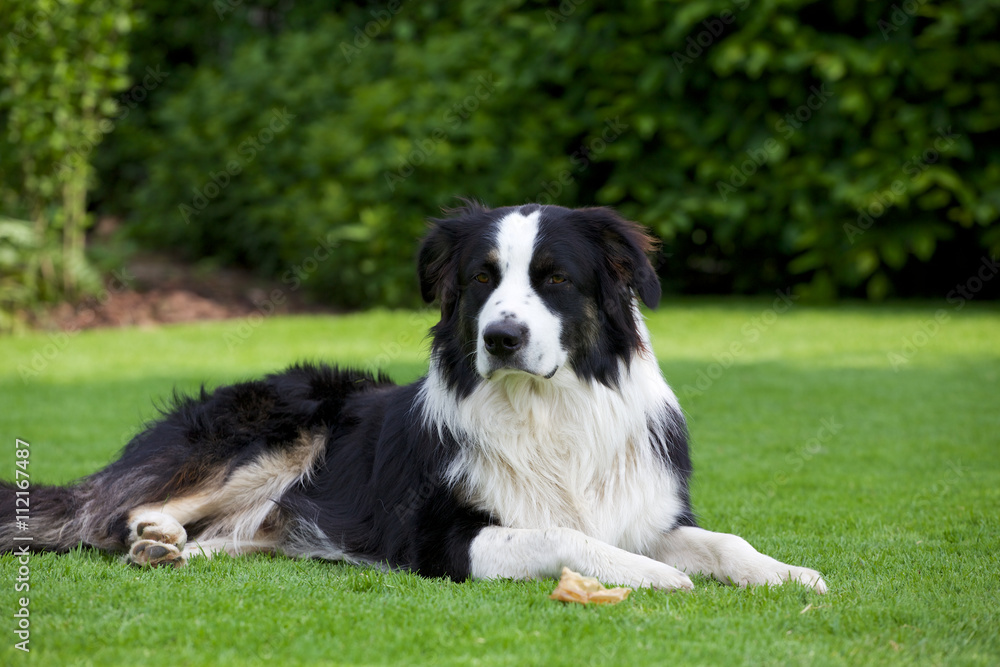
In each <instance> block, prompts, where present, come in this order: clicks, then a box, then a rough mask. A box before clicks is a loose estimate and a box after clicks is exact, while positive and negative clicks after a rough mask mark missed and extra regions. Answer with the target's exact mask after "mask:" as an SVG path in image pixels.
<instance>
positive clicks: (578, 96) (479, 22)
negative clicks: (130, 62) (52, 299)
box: [106, 0, 1000, 306]
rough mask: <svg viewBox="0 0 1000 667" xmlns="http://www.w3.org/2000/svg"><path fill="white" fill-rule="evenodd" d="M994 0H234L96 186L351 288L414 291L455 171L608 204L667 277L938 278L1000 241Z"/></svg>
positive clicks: (341, 299) (839, 283)
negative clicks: (119, 187) (361, 2)
mask: <svg viewBox="0 0 1000 667" xmlns="http://www.w3.org/2000/svg"><path fill="white" fill-rule="evenodd" d="M995 4H996V3H973V2H968V3H941V4H929V3H923V4H922V3H913V5H912V7H911V5H910V4H905V3H904V4H903V5H896V4H893V5H889V4H881V3H870V2H861V1H860V0H838V1H836V2H830V3H804V2H801V1H797V0H781V1H777V2H772V3H764V4H759V3H749V2H745V1H741V2H728V1H724V0H700V1H697V2H684V3H673V4H669V5H666V6H664V5H662V4H654V3H642V2H629V3H626V4H625V5H624V6H623V5H621V4H613V3H601V2H586V3H573V2H569V1H568V0H567V2H564V3H562V4H561V5H559V6H558V7H553V6H551V5H543V4H535V3H527V2H517V1H513V2H503V3H496V2H486V1H485V0H465V1H464V2H461V3H447V4H445V3H419V4H418V3H412V4H411V3H401V4H396V3H386V4H385V5H366V6H365V7H363V8H356V7H353V6H346V7H343V8H341V9H340V10H338V12H337V13H336V14H329V13H326V14H324V13H322V12H321V11H319V10H318V9H316V8H313V7H311V6H308V5H307V6H306V7H305V8H304V9H302V10H301V11H300V12H299V13H295V12H294V11H293V12H291V13H289V14H285V15H281V16H282V18H283V20H282V21H277V22H274V23H273V24H272V25H271V26H270V28H271V29H270V30H266V31H264V30H260V29H253V28H252V27H248V26H250V25H251V24H250V23H248V22H249V21H250V17H251V16H252V15H253V14H252V13H240V12H237V11H234V13H233V14H232V15H229V16H226V17H224V18H223V19H222V21H223V25H224V26H226V27H225V28H224V29H225V30H228V31H230V32H229V33H227V34H228V35H229V38H230V41H227V42H225V44H226V45H227V46H228V47H230V48H231V51H227V52H226V53H223V54H220V53H218V52H216V53H214V54H212V55H210V56H209V55H206V56H205V57H204V59H203V60H202V63H201V65H200V66H198V67H197V68H195V69H193V70H189V71H188V72H187V73H185V74H180V75H178V77H177V79H176V80H174V81H172V82H171V83H172V85H174V86H176V87H174V88H172V91H173V92H172V93H171V94H170V95H169V96H168V97H166V98H161V99H159V100H158V102H157V104H156V105H151V106H150V108H149V110H148V112H149V113H148V124H147V125H146V126H143V127H142V128H141V129H142V130H143V132H144V133H145V137H146V139H145V140H144V141H146V143H145V144H144V145H145V146H147V148H146V155H145V158H146V165H145V169H144V174H145V175H144V176H143V177H142V178H133V180H132V181H131V182H132V183H134V187H130V188H129V189H130V191H131V195H132V196H130V198H128V199H127V200H124V199H121V200H114V199H113V198H111V199H109V201H108V202H107V205H108V206H115V205H117V206H119V207H120V208H122V209H124V210H131V211H132V212H133V214H132V219H133V221H134V225H135V229H136V230H137V231H138V232H139V233H140V235H141V236H143V237H144V238H146V239H147V240H148V241H150V242H153V243H156V244H170V245H171V246H174V247H179V248H182V249H184V250H186V251H187V252H188V253H190V254H191V255H206V254H207V255H213V256H217V257H220V258H222V259H224V260H227V261H234V262H242V263H245V264H249V265H252V266H256V267H259V268H260V269H261V270H263V271H266V272H270V273H272V274H273V275H275V276H278V277H282V278H283V279H284V280H286V282H288V284H293V285H297V284H299V282H300V281H305V283H306V284H307V285H308V286H309V287H310V288H311V289H312V290H314V291H315V292H317V293H319V294H320V295H322V297H323V298H324V299H325V300H327V301H330V302H334V303H337V304H340V305H344V306H361V305H369V304H371V303H382V304H388V305H399V304H406V303H412V301H413V299H414V295H415V290H414V289H413V288H412V256H413V251H414V242H415V240H416V238H418V237H419V236H420V234H421V232H422V229H423V224H424V223H423V219H424V217H425V216H427V215H429V214H431V215H433V214H434V213H435V212H436V211H437V210H438V209H439V207H441V206H442V205H449V204H453V203H454V202H455V197H456V196H460V195H469V196H473V197H478V198H481V199H484V200H486V201H487V203H491V204H496V205H499V204H510V203H521V202H525V201H541V202H542V203H559V204H563V205H567V206H581V205H589V204H603V205H612V206H616V207H618V208H619V209H620V210H621V211H622V212H623V213H624V214H625V215H627V216H630V217H633V218H635V219H638V220H639V221H641V222H643V223H645V224H647V225H649V226H650V227H652V228H653V229H654V230H655V231H656V232H657V233H658V234H659V235H660V236H661V237H662V238H663V239H664V240H665V242H666V248H665V250H666V252H667V253H668V258H667V260H666V262H665V266H664V267H663V270H662V272H663V275H664V277H665V278H666V279H667V280H668V281H669V282H670V283H671V284H672V286H673V287H674V288H676V289H681V290H688V291H703V290H726V291H738V292H749V291H758V290H763V289H769V288H775V287H788V286H790V285H795V284H797V285H799V286H800V290H801V291H804V292H809V293H811V294H812V295H813V296H817V297H832V296H836V295H838V294H839V295H867V296H869V297H870V298H882V297H884V296H887V295H890V294H904V295H906V294H913V293H916V292H920V291H921V290H923V291H924V292H925V293H926V292H929V293H935V294H940V293H941V292H940V288H941V286H942V284H944V283H941V284H938V283H932V284H928V282H927V274H928V272H927V267H928V266H929V264H930V262H931V261H932V260H933V261H934V262H935V263H936V265H938V266H943V267H946V270H947V272H948V273H949V274H948V275H947V276H943V277H941V278H940V280H941V281H951V282H954V279H955V278H956V277H957V278H963V277H965V275H967V272H968V271H970V270H974V267H975V265H976V263H977V262H978V258H979V257H980V256H982V255H985V254H987V253H997V252H1000V226H998V225H997V224H996V222H997V220H998V217H1000V167H998V166H997V165H998V164H1000V146H998V144H997V142H996V140H995V136H996V131H997V129H998V128H1000V85H998V84H997V83H996V81H995V76H994V73H995V71H996V68H997V67H998V66H1000V43H998V42H996V41H995V40H993V39H991V37H990V35H992V34H993V32H994V31H995V30H996V29H997V27H998V26H997V23H998V16H1000V13H998V12H996V11H995ZM202 11H203V12H207V11H208V10H206V9H202ZM268 15H270V14H268ZM304 16H309V17H312V20H311V21H306V20H303V17H304ZM241 26H242V27H241ZM163 29H164V27H163V26H160V30H163ZM234 35H237V36H242V39H237V42H238V43H237V45H236V46H235V47H232V41H231V40H232V39H235V38H234V37H233V36H234ZM193 39H194V38H192V40H193ZM198 39H199V40H202V41H203V40H204V36H199V37H198ZM192 43H194V42H192ZM222 43H223V42H221V41H220V44H222ZM196 46H197V48H195V47H192V50H193V51H196V52H199V53H201V52H205V53H208V52H209V49H207V48H206V47H204V45H203V44H202V43H201V42H198V44H197V45H196ZM276 111H277V112H284V111H287V114H288V115H287V116H285V118H287V124H286V125H284V126H283V127H282V128H281V130H280V131H277V130H276V131H273V133H272V135H268V134H267V128H268V126H269V124H270V123H271V122H272V120H273V119H274V117H275V116H274V114H275V112H276ZM265 138H269V139H270V140H269V141H268V142H266V143H265V142H264V139H265ZM255 139H256V140H257V143H258V144H259V145H257V146H254V144H253V141H254V140H255ZM248 142H249V143H248ZM115 176H117V175H116V174H114V173H110V174H106V180H114V177H115ZM126 182H128V179H126ZM953 268H954V269H955V272H957V273H958V274H959V275H957V276H955V275H951V269H953Z"/></svg>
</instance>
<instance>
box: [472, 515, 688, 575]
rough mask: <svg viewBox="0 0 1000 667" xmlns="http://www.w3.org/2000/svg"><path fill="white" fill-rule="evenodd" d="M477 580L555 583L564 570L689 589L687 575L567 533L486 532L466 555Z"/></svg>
mask: <svg viewBox="0 0 1000 667" xmlns="http://www.w3.org/2000/svg"><path fill="white" fill-rule="evenodd" d="M469 555H470V559H471V566H472V576H473V577H475V578H477V579H495V578H501V577H504V578H512V579H538V578H541V577H555V576H557V575H558V573H559V571H560V570H561V569H562V567H563V566H566V567H568V568H570V569H571V570H575V571H577V572H580V573H582V574H584V575H585V576H590V577H597V578H598V579H600V580H601V581H602V582H604V583H607V584H621V585H625V586H636V587H652V588H662V589H668V590H669V589H676V588H686V589H689V588H693V585H692V584H691V579H689V578H688V576H687V575H686V574H684V573H683V572H681V571H680V570H677V569H675V568H673V567H671V566H669V565H665V564H664V563H660V562H658V561H655V560H653V559H651V558H647V557H645V556H640V555H638V554H634V553H631V552H628V551H625V550H623V549H618V548H616V547H613V546H611V545H610V544H605V543H604V542H601V541H600V540H595V539H593V538H592V537H588V536H587V535H584V534H583V533H581V532H579V531H576V530H571V529H568V528H550V529H547V530H540V529H518V528H500V527H496V526H491V527H489V528H484V529H483V530H482V532H480V533H479V535H478V536H476V538H475V539H474V540H473V541H472V545H471V547H470V549H469Z"/></svg>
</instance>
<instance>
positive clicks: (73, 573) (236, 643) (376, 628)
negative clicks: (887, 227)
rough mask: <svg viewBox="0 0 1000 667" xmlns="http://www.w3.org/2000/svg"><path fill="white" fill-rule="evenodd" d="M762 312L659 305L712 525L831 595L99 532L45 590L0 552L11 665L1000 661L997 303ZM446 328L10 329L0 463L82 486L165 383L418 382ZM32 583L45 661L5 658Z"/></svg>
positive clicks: (393, 316)
mask: <svg viewBox="0 0 1000 667" xmlns="http://www.w3.org/2000/svg"><path fill="white" fill-rule="evenodd" d="M771 308H772V304H771V302H770V301H703V300H699V301H682V302H680V303H674V304H667V305H665V306H664V307H662V308H661V309H660V310H659V311H657V312H655V313H651V314H650V315H649V323H650V327H651V329H652V332H653V336H654V344H655V349H656V351H657V353H658V355H659V358H660V360H661V364H662V367H663V369H664V372H665V374H666V376H667V378H668V380H669V381H670V383H671V384H672V385H673V387H674V389H675V391H676V392H677V393H678V396H679V397H680V399H681V402H682V404H683V406H684V407H685V410H686V412H687V415H688V418H689V420H690V426H691V432H692V451H693V458H694V462H695V479H694V483H693V489H692V493H693V501H694V504H695V508H696V510H697V512H698V514H699V517H700V520H701V522H702V524H703V525H704V526H705V527H707V528H709V529H713V530H720V531H727V532H735V533H738V534H740V535H742V536H744V537H746V538H747V539H748V540H749V541H750V542H751V543H752V544H754V545H755V546H756V547H757V548H758V549H760V550H762V551H764V552H766V553H768V554H771V555H773V556H775V557H776V558H779V559H781V560H784V561H786V562H791V563H796V564H801V565H808V566H810V567H814V568H816V569H819V570H821V571H822V572H823V573H824V575H825V577H826V580H827V583H828V584H829V587H830V592H829V593H828V594H827V595H825V596H818V595H815V594H813V593H811V592H809V591H807V590H805V589H804V588H802V587H799V586H794V585H793V586H786V587H779V588H770V589H769V588H753V589H748V590H743V589H734V588H730V587H727V586H723V585H720V584H718V583H715V582H713V581H710V580H707V579H704V578H696V579H695V584H696V588H695V590H694V591H693V592H684V593H663V592H652V591H636V592H635V593H633V595H632V596H631V597H630V598H629V599H628V600H626V601H625V602H624V603H622V604H620V605H617V606H613V607H593V606H591V607H586V608H584V607H580V606H575V605H574V606H566V605H563V604H562V603H557V602H553V601H551V600H549V599H548V598H547V595H548V593H549V592H550V591H551V589H552V588H553V587H554V581H534V582H508V581H501V582H467V583H452V582H450V581H447V580H440V579H437V580H426V579H421V578H419V577H416V576H413V575H410V574H402V573H386V572H382V571H378V570H375V569H371V568H360V567H352V566H346V565H343V564H335V563H325V562H316V561H295V560H289V559H282V558H272V557H268V556H252V557H245V558H239V559H232V558H228V557H220V558H218V559H216V560H212V561H206V560H200V561H199V560H196V561H193V562H192V563H191V565H190V566H189V567H187V568H183V569H179V570H152V571H144V570H137V569H132V568H128V567H126V566H123V565H122V564H120V563H119V562H118V561H117V560H116V559H115V558H114V557H110V556H106V555H103V554H99V553H97V552H94V551H91V550H77V551H76V552H74V553H71V554H69V555H64V556H53V555H34V556H32V557H31V560H30V566H29V567H30V586H31V589H30V592H29V593H17V592H15V590H14V588H15V583H16V579H17V577H18V567H19V565H18V563H17V562H16V560H15V559H14V558H12V557H11V556H9V555H8V556H3V557H0V590H3V595H2V599H3V601H4V607H3V609H4V613H3V614H2V617H3V618H4V619H6V620H3V621H0V637H3V645H2V646H0V662H2V664H4V665H13V664H22V663H24V664H40V665H77V664H80V665H82V664H95V665H103V664H116V663H128V664H159V663H165V664H182V665H202V664H211V665H244V664H263V663H278V664H289V665H295V664H331V665H332V664H373V665H384V664H436V665H438V664H439V665H450V664H458V665H464V664H484V665H522V664H615V665H645V664H648V665H661V664H675V663H676V664H699V665H723V664H741V663H753V664H809V665H813V664H820V665H822V664H834V665H836V664H872V663H892V664H896V663H901V664H949V665H951V664H982V665H991V664H997V663H998V662H1000V638H998V635H1000V631H998V628H1000V613H998V612H997V606H998V602H1000V600H998V598H1000V596H998V590H1000V575H998V557H997V552H998V548H1000V537H998V536H1000V516H998V515H1000V398H998V390H1000V311H998V309H997V308H995V307H990V306H980V305H979V304H966V306H965V307H964V308H963V309H962V310H961V311H956V310H954V308H952V307H951V306H949V305H947V304H944V303H940V304H927V305H916V306H913V305H911V306H906V307H895V308H894V307H881V308H875V307H868V306H850V307H839V308H829V309H825V308H808V307H804V306H798V305H796V306H794V307H793V308H791V309H790V310H789V311H788V312H786V313H782V314H780V315H778V314H776V313H775V312H774V311H772V309H771ZM942 308H943V309H945V312H946V314H947V315H948V317H947V320H946V321H944V322H939V323H938V325H937V326H934V324H933V322H934V319H933V318H934V314H935V312H936V311H937V310H938V309H942ZM432 320H433V314H432V313H430V312H420V313H407V312H403V313H387V312H376V313H369V314H361V315H351V316H345V317H294V318H292V317H282V318H271V319H268V320H266V321H264V322H263V323H258V322H247V321H231V322H220V323H204V324H194V325H186V326H172V327H164V328H158V329H151V330H121V331H93V332H84V333H80V334H78V335H75V336H71V337H68V338H62V337H58V336H56V337H53V336H50V335H49V334H44V333H39V334H31V335H28V336H23V337H17V338H4V339H0V359H2V361H0V406H2V408H0V426H2V428H0V433H2V437H3V439H4V443H3V446H2V448H0V451H2V452H5V454H3V455H2V456H0V476H2V477H3V478H5V479H11V478H13V477H14V465H15V458H14V439H15V438H21V439H23V440H26V441H28V442H30V444H31V458H30V473H31V479H32V481H33V482H34V483H54V482H67V481H69V480H72V479H74V478H77V477H80V476H82V475H85V474H87V473H89V472H92V471H93V470H95V469H97V468H98V467H99V466H101V465H104V464H105V463H107V462H108V461H109V460H110V459H111V458H112V457H113V456H114V454H115V452H116V451H117V450H119V449H120V448H121V447H122V446H123V445H124V444H125V443H126V442H127V441H128V439H129V438H130V437H131V435H133V434H134V433H135V432H136V429H137V427H138V425H139V424H141V423H142V422H143V421H144V420H147V419H150V418H152V417H154V416H155V415H156V412H155V408H154V404H155V402H156V401H157V400H160V401H162V400H163V399H165V398H167V397H168V396H169V395H170V394H171V392H172V391H173V390H174V389H175V388H176V389H179V390H181V391H192V390H194V389H196V388H197V387H198V386H199V385H200V384H201V383H202V382H204V383H206V384H207V385H208V386H210V387H211V386H215V385H218V384H221V383H225V382H230V381H233V380H239V379H244V378H250V377H254V376H256V375H259V374H261V373H265V372H268V371H271V370H275V369H278V368H281V367H282V366H284V365H286V364H288V363H291V362H293V361H296V360H303V359H314V360H320V359H322V360H338V361H341V362H344V363H348V364H353V365H357V366H360V367H371V366H374V365H381V366H383V367H384V368H386V369H387V370H388V372H389V373H390V374H391V375H392V376H393V377H394V378H395V379H397V380H398V381H401V382H407V381H411V380H413V379H415V378H417V377H419V376H420V375H421V374H422V373H423V372H424V370H425V368H426V348H427V343H426V340H425V339H424V337H423V335H424V330H425V329H426V327H427V326H428V325H429V324H431V323H432ZM734 351H735V353H734ZM33 364H34V367H33ZM29 370H35V371H37V375H32V376H28V377H22V375H24V374H25V373H26V372H27V371H29ZM598 409H599V408H598ZM23 596H27V597H29V598H30V603H29V610H30V623H31V625H30V632H31V643H30V648H31V653H30V654H23V653H22V652H21V651H18V650H16V649H15V648H14V643H15V642H16V641H18V639H17V637H16V636H15V634H14V633H13V630H14V628H15V619H14V618H12V615H13V612H14V611H15V610H16V609H17V602H16V600H17V598H19V597H23Z"/></svg>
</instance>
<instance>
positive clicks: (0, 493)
mask: <svg viewBox="0 0 1000 667" xmlns="http://www.w3.org/2000/svg"><path fill="white" fill-rule="evenodd" d="M25 486H26V488H23V489H22V488H19V487H18V485H17V484H16V483H12V482H0V553H7V552H10V551H21V550H22V549H27V550H28V551H69V550H70V549H72V548H73V547H75V546H77V545H78V544H79V543H81V542H87V541H88V540H87V539H86V536H85V535H84V534H82V530H81V529H82V527H83V523H82V522H81V521H80V519H81V514H82V511H83V506H84V502H83V498H82V493H81V488H80V487H79V486H38V485H34V484H32V485H31V486H30V487H29V486H27V485H25Z"/></svg>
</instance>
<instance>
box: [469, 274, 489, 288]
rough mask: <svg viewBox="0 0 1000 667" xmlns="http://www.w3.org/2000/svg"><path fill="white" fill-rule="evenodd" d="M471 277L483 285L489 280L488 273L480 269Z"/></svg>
mask: <svg viewBox="0 0 1000 667" xmlns="http://www.w3.org/2000/svg"><path fill="white" fill-rule="evenodd" d="M472 279H473V280H475V281H476V282H477V283H483V284H484V285H485V284H486V283H488V282H489V281H490V274H488V273H486V272H485V271H481V272H480V273H477V274H476V275H474V276H472Z"/></svg>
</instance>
